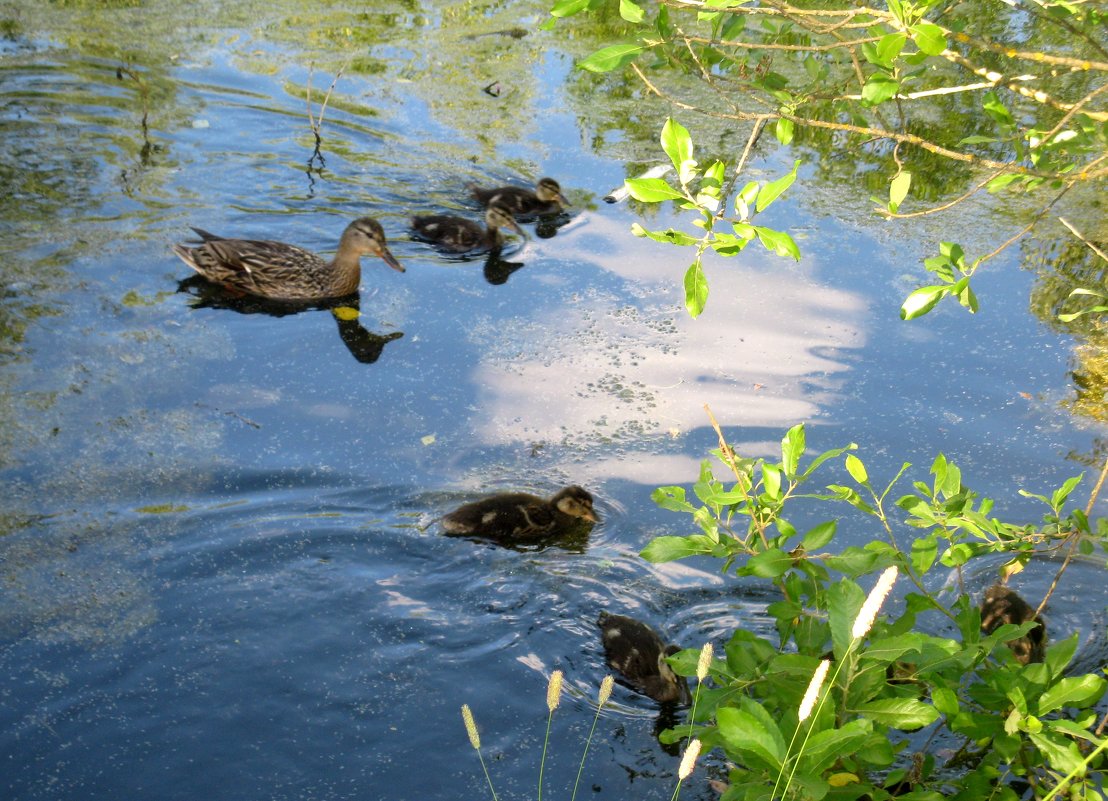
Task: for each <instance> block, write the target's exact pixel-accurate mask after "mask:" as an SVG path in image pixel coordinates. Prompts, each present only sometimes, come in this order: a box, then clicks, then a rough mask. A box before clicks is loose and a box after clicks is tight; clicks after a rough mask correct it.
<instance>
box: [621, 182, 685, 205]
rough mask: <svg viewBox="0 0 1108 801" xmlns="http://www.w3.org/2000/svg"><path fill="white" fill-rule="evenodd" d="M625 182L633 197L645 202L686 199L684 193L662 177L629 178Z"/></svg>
mask: <svg viewBox="0 0 1108 801" xmlns="http://www.w3.org/2000/svg"><path fill="white" fill-rule="evenodd" d="M624 183H625V184H626V185H627V189H628V191H629V192H630V193H631V197H633V198H635V200H641V201H643V202H644V203H658V202H661V201H663V200H685V199H686V198H685V196H684V195H683V194H681V193H680V192H678V191H677V190H676V189H674V188H673V187H672V186H670V185H669V184H667V183H666V182H665V181H664V180H662V179H661V178H628V179H627V180H626V181H624Z"/></svg>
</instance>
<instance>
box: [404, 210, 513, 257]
mask: <svg viewBox="0 0 1108 801" xmlns="http://www.w3.org/2000/svg"><path fill="white" fill-rule="evenodd" d="M501 228H508V229H509V230H512V231H515V232H516V233H517V234H519V235H520V236H522V237H526V236H527V235H526V234H524V233H523V229H522V228H520V227H519V223H517V222H516V221H515V218H514V217H512V213H511V212H510V211H508V210H507V209H506V208H504V207H503V206H500V205H496V206H489V208H488V211H486V212H485V227H484V228H482V227H481V225H480V224H479V223H475V222H474V221H473V220H467V219H465V218H464V217H454V216H451V215H448V214H432V215H429V216H424V217H413V218H412V230H413V231H415V232H416V235H417V236H419V238H420V239H424V240H426V241H428V242H432V243H434V244H436V245H438V246H439V247H441V248H442V249H443V250H450V251H453V252H454V253H469V252H471V251H478V250H495V249H496V248H499V247H500V245H501V244H502V243H503V242H504V238H503V236H501V234H500V229H501Z"/></svg>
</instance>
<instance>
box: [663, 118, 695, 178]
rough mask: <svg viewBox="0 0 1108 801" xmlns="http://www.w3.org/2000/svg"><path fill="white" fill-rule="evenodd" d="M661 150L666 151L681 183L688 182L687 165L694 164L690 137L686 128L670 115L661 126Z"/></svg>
mask: <svg viewBox="0 0 1108 801" xmlns="http://www.w3.org/2000/svg"><path fill="white" fill-rule="evenodd" d="M662 150H664V151H666V155H667V156H669V160H670V161H671V162H673V166H674V167H675V168H676V169H677V172H678V175H680V176H681V183H682V184H685V183H688V180H689V178H688V177H687V173H688V171H689V167H688V165H689V163H690V162H691V163H692V164H693V165H694V166H695V164H696V162H695V161H693V157H692V155H693V144H692V137H691V136H689V132H688V129H686V128H685V127H684V126H683V125H681V123H679V122H677V121H676V120H674V119H673V118H672V117H670V118H669V119H667V120H666V123H665V125H663V126H662Z"/></svg>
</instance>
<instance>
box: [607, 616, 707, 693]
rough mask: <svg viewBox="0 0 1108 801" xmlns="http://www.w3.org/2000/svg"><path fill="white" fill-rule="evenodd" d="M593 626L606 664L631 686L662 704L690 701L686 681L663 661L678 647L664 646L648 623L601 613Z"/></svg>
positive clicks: (676, 650) (678, 649) (675, 651)
mask: <svg viewBox="0 0 1108 801" xmlns="http://www.w3.org/2000/svg"><path fill="white" fill-rule="evenodd" d="M596 625H597V626H599V627H600V641H601V642H602V643H603V644H604V657H605V659H607V660H608V666H609V667H610V668H612V669H613V670H616V671H619V673H620V674H621V675H622V676H623V677H624V678H625V679H626V680H627V681H628V683H630V684H631V686H632V687H634V688H635V689H636V690H638V691H640V692H642V693H644V694H646V695H648V696H650V697H651V698H653V699H654V700H655V701H658V702H659V703H663V704H668V703H673V702H675V701H676V702H678V703H682V704H687V703H689V702H690V701H691V700H692V698H691V696H690V695H689V684H688V682H687V681H685V678H684V676H678V675H677V674H676V673H674V672H673V668H671V667H670V666H669V663H668V662H667V661H666V657H667V656H672V655H673V654H675V653H677V652H678V651H680V650H681V648H680V647H679V646H676V645H666V644H665V642H663V641H662V638H661V637H659V636H658V634H657V633H656V632H655V631H654V629H652V628H650V626H648V625H646V624H645V623H640V622H639V621H637V620H635V619H634V618H630V617H625V616H623V615H609V614H608V613H607V612H601V613H600V617H599V618H598V619H597V621H596Z"/></svg>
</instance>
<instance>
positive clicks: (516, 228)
mask: <svg viewBox="0 0 1108 801" xmlns="http://www.w3.org/2000/svg"><path fill="white" fill-rule="evenodd" d="M508 230H510V231H513V232H515V233H517V234H519V235H520V236H522V237H523V238H524V239H526V238H527V232H526V231H524V230H523V229H522V228H520V227H519V223H517V222H516V221H515V220H512V221H511V222H510V223H508Z"/></svg>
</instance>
